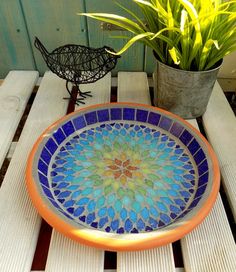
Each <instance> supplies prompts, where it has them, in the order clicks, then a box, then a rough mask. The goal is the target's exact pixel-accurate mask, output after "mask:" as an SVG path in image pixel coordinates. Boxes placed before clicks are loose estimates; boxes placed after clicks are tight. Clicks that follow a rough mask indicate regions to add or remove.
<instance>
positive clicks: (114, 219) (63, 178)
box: [47, 121, 198, 233]
mask: <svg viewBox="0 0 236 272" xmlns="http://www.w3.org/2000/svg"><path fill="white" fill-rule="evenodd" d="M53 158H54V159H53V160H51V161H53V163H51V165H50V166H49V169H51V170H50V171H49V173H47V175H48V179H49V180H51V182H50V183H51V187H52V188H51V190H52V191H53V194H54V195H53V197H54V199H56V201H57V203H58V205H59V206H60V209H61V211H63V213H64V214H65V215H67V217H69V218H73V220H74V221H75V222H77V223H79V224H82V225H84V226H86V227H91V228H95V229H100V230H103V231H106V232H114V233H139V232H145V231H152V230H156V229H159V228H163V227H165V226H167V225H169V224H171V223H172V222H174V221H176V220H177V219H178V218H179V217H181V216H183V215H184V214H185V213H187V212H188V209H189V206H190V204H191V203H192V201H193V198H194V195H195V193H196V190H197V188H196V187H197V186H196V179H197V178H198V175H197V174H196V169H194V163H193V159H192V156H191V154H190V153H189V154H188V153H186V150H185V149H184V145H183V144H181V143H180V141H177V140H176V138H175V137H170V136H168V134H166V132H165V131H164V130H162V129H158V130H157V129H154V128H153V129H151V128H150V127H147V126H145V125H138V124H132V122H122V121H120V122H116V123H106V124H97V125H94V127H90V128H87V129H85V130H83V131H82V132H81V131H80V133H79V134H78V135H77V133H76V132H75V133H73V134H72V135H71V136H70V137H69V139H66V140H65V141H64V142H62V143H61V145H60V146H59V148H58V151H56V152H55V154H54V155H53Z"/></svg>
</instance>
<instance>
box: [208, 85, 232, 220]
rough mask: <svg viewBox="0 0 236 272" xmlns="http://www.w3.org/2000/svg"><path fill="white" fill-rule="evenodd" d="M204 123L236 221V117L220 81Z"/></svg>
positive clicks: (215, 88)
mask: <svg viewBox="0 0 236 272" xmlns="http://www.w3.org/2000/svg"><path fill="white" fill-rule="evenodd" d="M203 124H204V128H205V131H206V134H207V137H208V139H209V141H210V142H211V144H212V145H213V147H214V150H215V152H216V154H217V156H218V159H219V163H220V168H221V175H222V182H223V185H224V188H225V191H226V194H227V197H228V201H229V203H230V206H231V209H232V212H233V215H234V219H235V221H236V118H235V115H234V113H233V111H232V109H231V107H230V106H229V103H228V101H227V100H226V98H225V96H224V93H223V92H222V89H221V88H220V86H219V84H218V83H216V84H215V87H214V90H213V93H212V96H211V98H210V101H209V104H208V106H207V111H206V113H205V114H204V115H203Z"/></svg>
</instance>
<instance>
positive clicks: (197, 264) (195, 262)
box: [181, 195, 236, 272]
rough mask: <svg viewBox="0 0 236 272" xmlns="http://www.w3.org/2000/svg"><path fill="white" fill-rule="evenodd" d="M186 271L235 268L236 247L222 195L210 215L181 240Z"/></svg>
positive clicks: (208, 271)
mask: <svg viewBox="0 0 236 272" xmlns="http://www.w3.org/2000/svg"><path fill="white" fill-rule="evenodd" d="M181 246H182V253H183V259H184V267H185V270H186V272H190V271H191V272H202V271H207V272H222V271H224V272H232V271H236V261H235V260H236V247H235V243H234V239H233V235H232V233H231V230H230V227H229V224H228V221H227V217H226V214H225V211H224V206H223V204H222V200H221V197H220V195H219V196H218V198H217V201H216V203H215V205H214V207H213V209H212V211H211V212H210V214H209V215H208V217H207V218H206V219H205V220H204V221H203V222H202V223H201V224H200V225H199V226H198V227H197V228H196V229H195V230H193V231H192V232H191V233H189V234H188V235H187V236H185V237H184V238H183V239H181Z"/></svg>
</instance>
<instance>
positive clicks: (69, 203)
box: [64, 200, 75, 208]
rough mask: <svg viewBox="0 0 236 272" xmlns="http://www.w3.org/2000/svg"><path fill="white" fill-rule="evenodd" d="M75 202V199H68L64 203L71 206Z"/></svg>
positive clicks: (65, 205)
mask: <svg viewBox="0 0 236 272" xmlns="http://www.w3.org/2000/svg"><path fill="white" fill-rule="evenodd" d="M74 203H75V201H74V200H68V201H66V202H65V203H64V207H66V208H67V207H71V206H73V205H74Z"/></svg>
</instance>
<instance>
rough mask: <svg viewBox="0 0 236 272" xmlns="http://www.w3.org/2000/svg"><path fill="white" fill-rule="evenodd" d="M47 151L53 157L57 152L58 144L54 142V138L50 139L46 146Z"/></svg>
mask: <svg viewBox="0 0 236 272" xmlns="http://www.w3.org/2000/svg"><path fill="white" fill-rule="evenodd" d="M45 146H46V147H47V149H48V150H49V151H50V153H51V154H52V155H53V154H54V152H55V151H56V150H57V147H58V146H57V144H56V143H55V142H54V140H53V139H52V138H50V139H49V140H48V141H47V143H46V144H45Z"/></svg>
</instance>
